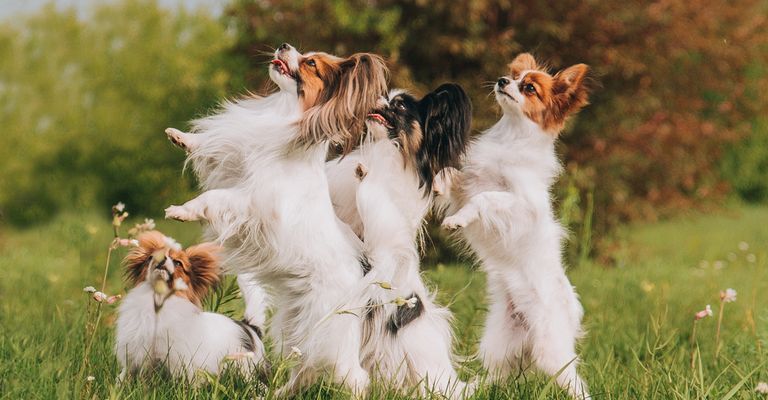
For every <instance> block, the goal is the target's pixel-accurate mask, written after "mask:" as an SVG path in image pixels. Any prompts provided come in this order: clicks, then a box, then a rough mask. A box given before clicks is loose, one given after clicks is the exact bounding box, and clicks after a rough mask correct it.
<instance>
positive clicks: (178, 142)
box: [165, 128, 192, 152]
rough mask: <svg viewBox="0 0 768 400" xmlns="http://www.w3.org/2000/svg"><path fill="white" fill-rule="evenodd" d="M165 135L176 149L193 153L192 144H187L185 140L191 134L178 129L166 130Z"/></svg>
mask: <svg viewBox="0 0 768 400" xmlns="http://www.w3.org/2000/svg"><path fill="white" fill-rule="evenodd" d="M165 134H166V135H168V140H170V141H171V143H173V144H174V145H175V146H176V147H178V148H180V149H182V150H184V151H187V152H189V151H192V148H191V144H190V143H187V142H188V140H187V139H186V138H185V136H189V134H187V133H184V132H182V131H180V130H178V129H176V128H168V129H166V130H165Z"/></svg>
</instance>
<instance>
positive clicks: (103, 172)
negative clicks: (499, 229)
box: [0, 0, 768, 399]
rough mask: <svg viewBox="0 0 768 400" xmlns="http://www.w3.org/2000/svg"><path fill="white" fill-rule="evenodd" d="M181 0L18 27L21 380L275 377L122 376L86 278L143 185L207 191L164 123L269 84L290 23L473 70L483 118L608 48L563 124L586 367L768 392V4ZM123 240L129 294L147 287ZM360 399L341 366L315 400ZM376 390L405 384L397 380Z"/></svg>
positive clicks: (444, 70)
mask: <svg viewBox="0 0 768 400" xmlns="http://www.w3.org/2000/svg"><path fill="white" fill-rule="evenodd" d="M158 1H159V0H112V1H105V2H97V1H94V2H93V3H91V6H90V7H88V8H87V12H85V13H78V12H75V11H74V10H66V9H64V10H62V9H61V8H56V7H54V6H49V7H46V8H44V9H42V10H41V11H39V12H37V13H35V14H33V15H28V16H24V17H18V18H13V19H9V20H6V21H3V23H2V24H0V132H1V135H2V136H0V137H2V139H3V146H0V271H2V272H3V274H4V277H3V279H2V280H0V398H13V399H15V398H72V397H73V395H75V394H77V395H78V396H81V397H96V398H104V397H119V398H123V397H129V398H165V397H171V396H173V397H177V398H189V397H197V398H251V397H253V396H254V395H256V394H261V389H260V388H259V387H257V386H255V385H250V384H248V383H247V382H245V381H243V379H241V378H240V377H232V376H226V377H224V378H222V380H221V381H214V382H213V384H212V385H210V386H206V387H204V388H202V389H200V390H193V389H190V388H189V387H188V386H185V385H183V384H180V383H169V381H168V380H167V379H163V377H162V375H161V376H150V377H145V378H144V380H142V381H138V382H132V383H130V384H129V385H127V386H125V387H122V388H119V387H117V386H115V385H114V377H115V376H116V374H117V372H118V370H117V365H116V361H115V359H114V356H113V354H112V351H111V343H112V328H113V324H114V310H113V309H112V308H106V311H107V312H106V315H105V318H104V319H103V320H102V321H101V325H99V326H101V327H102V329H100V330H99V331H98V335H97V336H96V342H95V347H94V348H93V351H92V353H91V354H90V356H89V357H88V361H89V362H88V363H87V364H83V354H84V347H85V343H84V341H85V340H86V331H87V329H88V328H87V327H88V326H89V325H88V323H89V321H92V317H93V314H92V311H93V308H92V306H93V305H92V304H91V303H89V300H88V298H87V297H86V296H85V295H84V294H82V292H81V289H82V287H83V286H86V285H94V286H97V285H98V283H99V282H100V279H101V273H102V268H103V257H104V256H105V251H106V250H105V248H106V246H107V245H108V243H109V240H110V226H109V221H108V219H107V218H108V216H109V207H110V206H111V205H112V204H114V203H116V202H117V201H124V202H125V203H126V204H127V205H128V210H129V211H130V212H131V214H132V216H131V220H130V221H131V223H132V222H136V221H138V220H140V219H141V218H143V217H145V216H146V217H155V218H158V219H159V217H161V216H162V210H163V208H164V207H165V206H167V205H168V204H171V203H178V202H180V201H184V200H186V199H189V198H190V197H192V196H193V195H194V194H195V193H196V189H195V182H194V179H193V177H190V176H186V175H182V174H181V168H182V163H183V154H181V152H179V151H177V150H176V149H174V148H172V146H171V145H170V144H168V143H167V140H166V139H165V135H164V134H163V130H164V129H165V128H166V127H168V126H176V127H180V128H184V127H186V122H187V121H189V120H190V119H192V118H195V117H197V116H200V115H204V114H206V113H208V112H210V111H211V109H212V108H213V107H214V106H215V104H216V103H217V102H219V101H220V100H221V99H223V98H226V97H234V96H238V95H241V94H244V93H246V92H247V91H254V92H257V93H266V92H267V91H269V90H270V85H269V83H268V80H267V77H266V73H265V72H266V63H267V61H268V60H269V56H265V55H264V54H263V53H264V52H271V49H272V47H273V46H277V45H279V44H280V43H282V42H290V43H293V44H295V45H297V46H299V48H300V49H302V50H324V51H328V52H332V53H337V54H342V55H344V54H349V53H351V52H354V51H374V52H378V53H381V54H383V55H384V56H385V57H386V58H387V59H388V60H389V62H390V66H391V68H392V85H393V86H401V87H406V88H409V89H411V90H412V91H414V92H415V93H417V94H418V93H423V92H426V91H427V90H429V89H430V88H431V87H434V86H436V85H437V84H439V83H442V82H443V81H456V82H459V83H461V84H462V85H463V86H464V87H465V88H466V89H467V90H468V91H469V92H470V94H471V96H472V99H473V101H474V104H475V117H476V118H475V123H474V128H475V132H476V133H479V132H480V131H482V130H483V129H485V128H487V127H489V126H490V125H491V124H492V123H493V122H494V121H495V120H496V119H497V118H498V117H499V110H498V108H497V107H496V106H495V104H494V102H493V99H492V98H491V97H490V96H488V93H487V92H488V88H487V87H484V85H485V84H486V83H487V82H488V81H494V80H495V79H496V78H497V77H498V76H499V75H501V74H503V73H504V70H505V65H506V63H507V62H509V61H510V60H511V59H512V58H513V56H514V55H515V54H517V53H518V52H521V51H532V52H534V53H535V54H537V55H538V56H539V57H540V58H542V59H544V60H547V61H548V62H549V63H550V64H551V65H552V67H553V68H561V67H564V66H568V65H570V64H573V63H577V62H585V63H587V64H590V65H591V66H592V67H593V69H594V78H595V80H596V81H597V82H598V83H599V86H598V88H597V90H596V91H595V92H594V94H593V96H592V98H591V99H592V105H591V106H590V107H588V108H587V109H585V110H584V111H583V112H582V113H581V114H580V115H579V116H578V117H577V118H575V119H574V120H573V121H572V122H571V123H570V124H569V126H568V129H567V131H566V132H565V134H564V135H563V137H562V145H561V147H560V152H561V154H562V157H563V160H564V163H565V166H566V173H565V174H564V176H563V178H562V179H561V180H560V182H559V183H558V187H557V191H556V198H557V199H558V202H559V203H558V208H559V215H560V218H561V219H562V220H563V222H564V223H565V224H566V225H567V226H568V227H569V229H570V232H571V234H572V240H571V241H570V243H569V245H568V246H567V249H566V252H567V255H568V258H569V260H570V265H573V266H577V268H574V269H573V270H571V271H570V272H569V274H570V276H571V277H572V279H573V282H574V283H575V285H576V286H577V289H578V292H579V293H580V295H581V298H582V302H583V303H584V306H585V309H586V317H585V325H586V327H587V331H588V333H587V335H586V338H585V340H584V341H583V343H582V351H581V353H582V354H583V358H584V360H585V363H584V366H583V369H582V370H583V372H584V374H585V375H586V378H587V380H588V382H590V384H591V387H592V392H593V394H596V395H597V396H596V398H609V399H614V398H616V399H625V398H626V399H635V398H658V399H671V398H673V399H678V398H679V399H687V398H702V399H703V398H728V397H729V396H730V398H754V397H755V396H756V395H755V393H754V391H753V388H754V386H755V384H756V383H757V381H759V380H762V381H765V380H768V376H767V375H766V373H765V371H766V369H765V362H766V354H765V349H764V343H765V340H766V339H767V338H766V335H768V333H767V332H768V331H766V327H768V325H766V324H768V314H766V301H765V297H764V295H762V293H763V292H765V290H766V289H768V287H766V282H768V281H767V280H766V267H767V266H768V253H767V251H768V250H766V247H765V244H766V243H767V242H768V236H766V230H765V224H766V221H768V211H766V206H765V205H743V203H742V202H747V203H757V204H760V203H763V204H764V203H765V202H766V200H768V119H766V116H765V112H766V110H768V108H767V106H768V104H766V102H767V101H768V97H766V96H765V93H766V89H768V88H767V87H766V86H767V85H768V71H767V70H766V65H768V64H767V62H768V60H767V59H766V58H767V57H768V43H767V41H768V29H767V28H768V19H767V18H766V17H765V16H766V15H768V2H766V1H765V0H738V1H724V0H714V1H703V0H691V1H673V0H669V1H656V2H619V1H613V0H592V1H586V2H584V1H576V0H564V1H544V0H536V1H530V2H512V1H505V0H502V1H485V0H475V1H458V2H457V1H449V0H434V1H424V0H378V1H367V0H330V1H320V0H308V1H299V0H286V1H273V0H260V1H241V0H231V1H229V2H228V3H227V4H228V5H227V6H226V7H225V8H224V10H225V11H224V14H223V15H221V16H212V15H211V14H210V12H209V11H206V10H204V9H202V10H200V11H185V10H184V9H181V8H180V9H178V10H175V9H168V8H165V7H161V6H159V5H158ZM0 7H2V5H0ZM691 209H694V210H703V211H706V212H707V213H710V214H712V215H710V216H707V217H692V215H695V213H691V212H690V211H689V210H691ZM713 210H717V212H716V213H712V211H713ZM140 217H141V218H140ZM669 217H673V218H672V220H671V221H667V222H658V221H659V220H666V219H668V218H669ZM629 222H631V223H632V224H628V223H629ZM652 222H653V223H652ZM651 223H652V224H651ZM190 227H191V226H190V225H182V224H178V223H172V222H161V223H160V226H159V228H160V229H162V230H163V231H165V232H167V233H169V234H170V235H172V236H175V237H177V238H178V239H179V240H180V241H181V242H182V243H184V244H192V243H194V242H195V241H197V240H198V239H199V234H200V232H199V229H196V228H195V229H190ZM431 233H432V235H431V240H430V241H429V242H428V243H430V245H428V246H427V247H428V248H427V249H426V250H427V253H426V259H427V260H426V262H425V268H426V269H429V272H428V276H429V278H430V281H431V282H433V283H434V284H435V285H436V286H437V288H438V289H439V292H438V293H439V300H440V302H442V303H443V304H450V305H451V308H452V310H453V312H454V314H455V316H456V332H457V343H456V345H457V347H456V348H457V351H458V353H460V354H461V355H463V356H470V355H471V354H472V353H473V351H474V350H475V346H476V342H477V335H478V334H479V331H480V327H481V325H482V320H483V317H484V307H485V304H484V300H483V299H484V293H483V281H482V280H483V278H482V276H481V275H480V274H477V273H473V272H472V269H471V268H469V267H468V263H466V262H461V263H459V262H457V258H456V254H455V253H454V252H453V251H452V249H451V248H450V247H449V246H447V245H446V244H445V243H444V242H443V240H442V239H441V234H440V233H439V231H438V230H433V231H432V232H431ZM740 242H745V243H748V244H749V249H748V250H746V251H742V250H739V249H738V246H737V245H738V244H739V243H740ZM122 255H123V253H120V252H117V253H116V255H115V259H114V260H113V263H112V264H113V265H112V267H111V269H110V274H109V279H108V285H107V287H108V292H109V293H119V292H124V289H125V288H124V287H123V284H122V283H121V280H120V272H119V269H118V267H117V263H118V259H119V258H120V257H121V256H122ZM750 255H751V256H750ZM750 260H752V261H750ZM726 287H734V288H736V289H737V290H738V291H739V300H738V301H737V302H736V303H734V304H729V305H728V310H727V312H726V314H725V318H724V329H725V330H724V335H723V337H724V343H725V346H724V349H723V352H722V356H721V357H720V358H719V359H718V360H715V358H714V355H713V351H714V344H713V329H714V323H715V321H713V320H712V319H706V320H703V321H702V322H701V323H700V325H699V336H698V344H699V345H700V348H701V363H700V365H697V366H696V368H694V369H691V368H690V366H689V357H690V353H689V351H690V339H691V337H690V335H691V326H692V325H691V319H692V318H691V315H692V313H693V312H695V311H697V310H699V309H701V308H703V306H704V305H705V304H707V303H712V304H713V306H714V308H715V310H716V311H717V310H718V307H717V306H716V303H717V300H718V298H717V293H718V291H719V290H721V289H724V288H726ZM233 303H238V302H237V301H236V302H233ZM89 304H91V305H90V306H89ZM230 306H232V304H230ZM223 311H227V312H233V313H235V314H237V313H238V312H239V305H234V306H232V307H229V308H225V309H224V310H223ZM89 313H91V314H89ZM697 360H698V358H697ZM82 365H86V366H87V367H88V368H87V371H79V369H80V366H82ZM462 365H463V374H464V376H466V377H473V376H475V375H476V373H477V372H478V371H479V368H478V365H477V362H476V361H473V360H468V361H467V362H465V363H463V364H462ZM753 371H756V372H755V373H754V374H752V375H750V373H751V372H753ZM78 372H83V373H85V374H88V375H92V376H94V378H95V380H94V381H92V382H90V383H89V382H87V381H83V380H81V379H79V378H80V377H79V376H76V373H78ZM281 379H282V378H281V377H280V376H278V377H277V378H276V380H275V381H274V382H271V383H270V385H277V384H279V383H281ZM480 379H482V376H480ZM339 395H340V393H339V391H338V388H335V387H332V386H328V385H320V386H317V387H315V388H314V389H313V390H312V391H310V392H309V393H308V394H306V397H307V398H309V397H312V398H335V397H339ZM509 396H511V397H515V398H551V397H552V396H559V397H563V395H562V393H560V392H559V391H557V390H554V389H553V388H552V387H551V386H550V385H549V384H548V380H547V379H546V378H544V377H541V376H538V375H535V374H533V375H526V376H524V377H521V378H520V379H518V380H516V381H513V382H509V384H508V385H502V386H499V387H496V388H491V389H483V391H481V392H480V393H479V394H478V398H500V397H509ZM373 397H374V398H383V397H387V398H391V397H393V394H392V393H387V392H386V390H385V389H384V388H377V389H376V391H375V392H374V396H373Z"/></svg>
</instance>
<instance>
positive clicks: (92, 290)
mask: <svg viewBox="0 0 768 400" xmlns="http://www.w3.org/2000/svg"><path fill="white" fill-rule="evenodd" d="M83 292H87V293H94V292H96V288H95V287H93V286H86V287H84V288H83Z"/></svg>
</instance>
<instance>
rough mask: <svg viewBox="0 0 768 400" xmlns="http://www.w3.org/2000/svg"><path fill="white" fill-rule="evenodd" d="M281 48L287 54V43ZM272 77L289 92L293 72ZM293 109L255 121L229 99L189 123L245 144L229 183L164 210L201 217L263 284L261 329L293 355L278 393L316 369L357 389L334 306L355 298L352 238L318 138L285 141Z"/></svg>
mask: <svg viewBox="0 0 768 400" xmlns="http://www.w3.org/2000/svg"><path fill="white" fill-rule="evenodd" d="M291 54H292V57H293V58H294V59H296V58H297V54H298V53H296V52H295V50H293V49H291ZM272 78H273V80H275V81H276V82H277V83H278V85H279V86H281V87H283V86H284V85H294V90H295V83H294V82H293V80H291V79H289V78H287V77H284V76H282V75H280V74H273V75H272ZM241 111H242V112H241ZM299 116H300V114H299V113H298V112H297V113H296V114H295V116H294V115H292V116H291V117H289V118H285V117H281V116H278V115H275V118H274V121H273V120H272V119H271V118H270V119H269V122H270V123H272V122H274V124H271V126H270V129H264V128H263V124H259V122H260V121H262V120H260V119H259V117H258V115H256V114H255V113H250V112H247V109H246V107H245V106H244V105H243V104H241V102H235V103H232V104H231V105H228V106H226V107H225V108H224V109H223V110H221V111H220V112H219V113H218V114H216V115H214V116H212V117H208V118H204V119H203V120H202V121H205V122H198V123H197V124H198V126H200V127H202V129H200V130H199V133H200V135H201V136H207V135H208V133H209V132H214V131H215V132H221V135H223V136H227V137H231V138H236V140H234V141H230V143H237V142H240V143H241V145H245V146H247V148H248V150H249V151H248V152H244V153H243V152H241V154H242V155H243V156H244V164H243V165H244V166H245V168H244V171H246V174H245V175H244V176H243V178H242V179H240V180H238V181H237V182H236V184H234V185H233V186H231V187H227V188H218V189H213V190H209V191H207V192H205V193H203V194H202V195H200V196H199V197H198V198H196V199H193V200H191V201H189V202H187V203H185V204H184V205H183V206H172V207H169V208H168V210H166V214H167V216H169V217H172V218H177V219H181V220H197V219H205V220H207V221H208V222H209V223H210V226H211V228H212V229H213V230H214V231H215V232H216V233H218V235H219V240H220V241H222V242H223V243H224V246H225V250H227V251H228V258H229V260H228V261H227V265H228V267H229V268H230V269H231V270H232V271H233V272H241V273H244V272H250V273H253V274H254V275H255V276H256V277H257V278H258V280H259V281H260V282H264V283H265V284H267V286H268V288H269V289H271V295H272V298H273V301H274V304H275V305H276V311H275V314H274V315H273V317H272V321H271V326H270V329H269V334H270V336H271V337H272V338H273V339H274V340H275V342H276V344H277V348H278V349H279V350H281V351H282V352H283V354H288V353H289V352H290V350H291V349H292V348H293V347H296V348H298V349H299V350H300V351H301V353H302V354H303V356H302V359H301V362H300V365H299V366H298V367H296V368H294V369H293V371H292V376H291V379H290V381H289V383H288V384H287V385H286V387H285V388H284V390H283V392H282V393H281V394H283V395H287V394H290V393H291V392H293V391H294V390H296V389H298V388H300V387H301V386H303V385H305V384H308V383H311V382H314V381H315V380H317V378H318V377H319V376H320V374H322V373H324V372H330V373H331V374H332V377H333V379H334V381H336V382H339V383H344V384H345V385H347V386H348V387H349V388H351V389H352V390H353V392H355V393H360V392H362V391H363V390H365V388H366V387H367V385H368V374H367V373H366V371H365V370H364V369H363V368H362V367H361V365H360V338H361V321H360V320H359V319H358V318H357V317H356V316H354V315H351V314H347V313H339V312H338V311H341V310H352V309H360V308H361V307H362V305H363V304H361V303H360V302H361V301H362V297H361V296H359V295H358V294H359V293H360V291H361V290H362V289H361V282H362V279H361V278H362V270H361V267H360V263H359V260H358V257H359V255H360V248H361V245H362V244H361V243H360V241H359V239H357V237H356V236H355V235H354V233H353V232H352V231H351V230H350V229H349V227H347V226H346V225H345V224H343V223H341V222H340V221H339V220H338V218H336V215H335V214H334V211H333V207H332V205H331V200H330V196H329V193H328V183H327V179H326V175H325V167H324V164H325V156H326V153H327V143H324V142H321V143H315V144H310V145H308V146H305V147H300V148H297V147H296V146H295V140H294V139H295V138H296V137H297V136H298V134H299V130H298V124H297V122H298V117H299ZM204 148H205V146H202V147H201V149H204ZM201 151H202V150H201Z"/></svg>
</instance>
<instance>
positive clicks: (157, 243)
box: [123, 231, 167, 286]
mask: <svg viewBox="0 0 768 400" xmlns="http://www.w3.org/2000/svg"><path fill="white" fill-rule="evenodd" d="M138 241H139V246H138V247H134V248H133V249H131V251H130V252H128V255H127V256H125V259H124V260H123V266H124V267H125V272H124V275H125V279H126V280H127V281H128V282H130V283H131V285H133V286H135V285H136V284H138V283H139V282H141V281H143V280H144V279H146V277H147V267H148V266H149V265H148V263H147V261H149V259H150V257H152V254H153V253H154V252H155V251H157V250H159V249H162V248H164V247H167V244H166V241H165V235H163V234H162V233H160V232H158V231H149V232H144V233H142V234H141V235H139V237H138Z"/></svg>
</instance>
